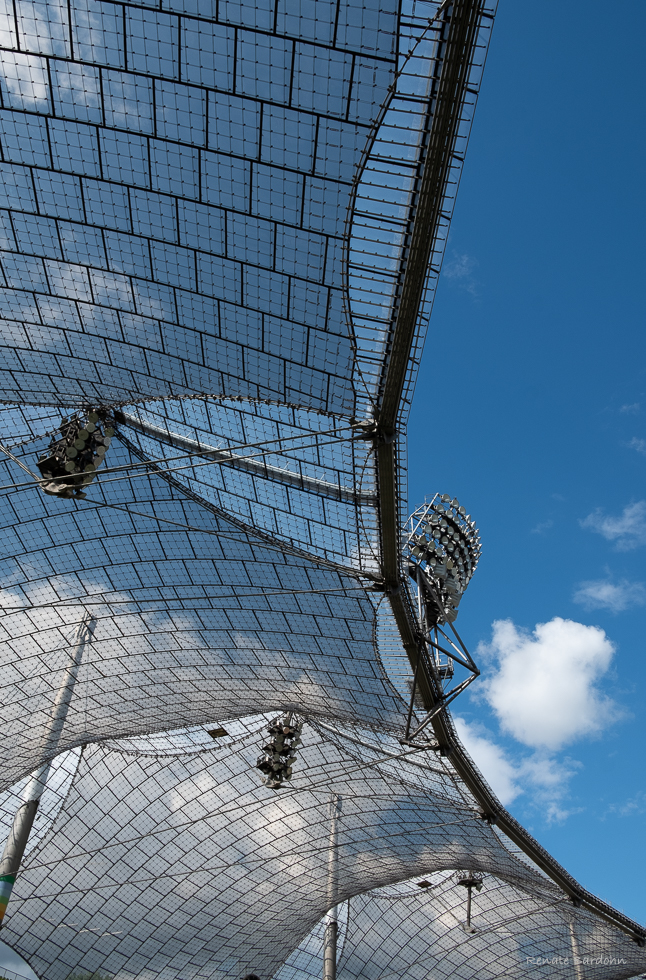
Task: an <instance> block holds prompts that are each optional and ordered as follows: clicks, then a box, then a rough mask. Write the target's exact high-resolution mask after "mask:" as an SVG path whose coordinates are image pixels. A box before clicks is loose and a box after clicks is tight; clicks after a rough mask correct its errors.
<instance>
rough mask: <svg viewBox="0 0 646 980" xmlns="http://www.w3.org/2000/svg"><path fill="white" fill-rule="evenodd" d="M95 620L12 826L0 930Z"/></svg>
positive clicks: (88, 625) (83, 633) (2, 866)
mask: <svg viewBox="0 0 646 980" xmlns="http://www.w3.org/2000/svg"><path fill="white" fill-rule="evenodd" d="M94 625H95V619H94V617H93V616H91V615H90V613H86V614H85V616H84V618H83V621H82V623H81V625H80V626H79V629H78V631H77V634H76V644H75V646H74V649H73V650H72V654H71V658H70V662H69V664H68V665H67V669H66V671H65V679H64V681H63V683H62V684H61V687H60V689H59V691H58V695H57V696H56V700H55V701H54V705H53V707H52V714H51V719H50V722H49V726H48V729H47V731H46V732H45V737H44V739H43V747H42V756H43V757H44V758H45V759H47V761H46V762H44V763H43V764H42V765H41V766H40V767H39V768H38V769H36V770H35V772H33V773H32V776H31V779H30V780H29V782H28V783H27V786H26V787H25V790H24V792H23V803H22V804H21V806H19V807H18V809H17V810H16V814H15V816H14V818H13V823H12V824H11V830H10V831H9V836H8V837H7V842H6V844H5V846H4V851H3V852H2V858H0V929H1V928H2V923H3V920H4V916H5V912H6V911H7V905H8V903H9V899H10V898H11V892H12V890H13V886H14V884H15V881H16V877H17V875H18V872H19V870H20V865H21V863H22V859H23V855H24V853H25V848H26V847H27V841H28V840H29V835H30V833H31V829H32V827H33V825H34V820H35V819H36V813H37V811H38V805H39V803H40V800H41V797H42V795H43V793H44V792H45V787H46V786H47V777H48V775H49V770H50V767H51V760H52V758H53V757H54V756H55V755H56V751H57V749H58V746H59V743H60V740H61V735H62V733H63V729H64V727H65V719H66V718H67V712H68V710H69V706H70V702H71V700H72V694H73V692H74V685H75V684H76V678H77V675H78V671H79V667H80V665H81V659H82V657H83V649H84V647H85V644H86V642H87V641H88V640H89V639H91V637H92V633H93V632H94Z"/></svg>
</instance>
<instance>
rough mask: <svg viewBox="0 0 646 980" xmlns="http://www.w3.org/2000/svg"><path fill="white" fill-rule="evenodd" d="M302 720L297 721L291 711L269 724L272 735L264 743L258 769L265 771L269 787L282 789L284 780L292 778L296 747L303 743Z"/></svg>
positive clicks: (266, 783) (257, 764)
mask: <svg viewBox="0 0 646 980" xmlns="http://www.w3.org/2000/svg"><path fill="white" fill-rule="evenodd" d="M302 727H303V723H302V722H298V723H295V722H294V721H293V720H292V714H291V712H289V713H288V714H286V715H284V717H282V718H280V717H279V718H274V719H273V721H271V722H270V723H269V725H268V726H267V731H268V732H269V734H270V735H271V736H272V738H271V739H270V740H269V742H268V743H267V744H266V745H263V747H262V752H263V753H264V754H263V755H261V756H259V757H258V761H257V762H256V769H259V770H260V771H261V772H262V773H265V775H266V778H265V779H264V780H263V782H264V783H265V786H267V787H268V788H269V789H280V788H281V787H282V784H283V780H285V779H291V778H292V766H293V764H294V761H295V759H296V747H297V746H298V745H300V744H301V730H302Z"/></svg>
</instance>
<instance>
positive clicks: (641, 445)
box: [628, 436, 646, 456]
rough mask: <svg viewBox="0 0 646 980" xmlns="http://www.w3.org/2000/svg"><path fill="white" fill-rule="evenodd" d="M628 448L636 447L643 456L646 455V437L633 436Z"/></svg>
mask: <svg viewBox="0 0 646 980" xmlns="http://www.w3.org/2000/svg"><path fill="white" fill-rule="evenodd" d="M628 448H629V449H635V450H636V451H637V452H638V453H641V454H642V456H646V439H638V438H637V436H633V438H632V439H631V440H630V442H629V443H628Z"/></svg>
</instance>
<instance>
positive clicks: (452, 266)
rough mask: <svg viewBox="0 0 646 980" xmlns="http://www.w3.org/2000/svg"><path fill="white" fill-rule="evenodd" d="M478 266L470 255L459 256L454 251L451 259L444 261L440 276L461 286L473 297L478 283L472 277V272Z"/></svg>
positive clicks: (476, 261)
mask: <svg viewBox="0 0 646 980" xmlns="http://www.w3.org/2000/svg"><path fill="white" fill-rule="evenodd" d="M477 266H478V260H477V259H474V258H472V257H471V256H470V255H466V254H463V255H459V254H458V253H457V252H456V251H455V250H454V251H453V253H452V257H451V258H450V259H448V260H447V261H445V263H444V266H443V269H442V274H443V275H444V276H445V277H446V278H447V279H451V280H452V281H453V282H455V283H456V284H457V285H459V286H462V288H463V289H466V291H467V292H468V293H471V294H472V295H473V296H475V295H476V294H477V292H478V283H477V281H476V279H475V277H474V275H473V270H474V269H476V268H477Z"/></svg>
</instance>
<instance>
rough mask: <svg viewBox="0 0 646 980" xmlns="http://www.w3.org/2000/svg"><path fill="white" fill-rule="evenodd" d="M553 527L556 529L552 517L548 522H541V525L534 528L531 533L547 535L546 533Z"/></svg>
mask: <svg viewBox="0 0 646 980" xmlns="http://www.w3.org/2000/svg"><path fill="white" fill-rule="evenodd" d="M551 527H554V521H553V520H552V518H551V517H550V518H548V520H546V521H541V522H540V523H539V524H537V525H536V527H533V528H532V530H531V533H532V534H545V532H546V531H549V529H550V528H551Z"/></svg>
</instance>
